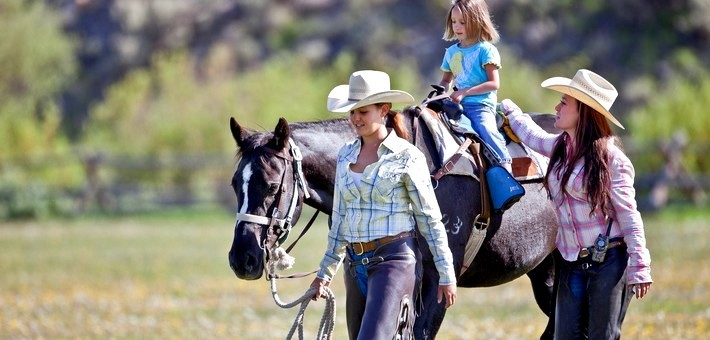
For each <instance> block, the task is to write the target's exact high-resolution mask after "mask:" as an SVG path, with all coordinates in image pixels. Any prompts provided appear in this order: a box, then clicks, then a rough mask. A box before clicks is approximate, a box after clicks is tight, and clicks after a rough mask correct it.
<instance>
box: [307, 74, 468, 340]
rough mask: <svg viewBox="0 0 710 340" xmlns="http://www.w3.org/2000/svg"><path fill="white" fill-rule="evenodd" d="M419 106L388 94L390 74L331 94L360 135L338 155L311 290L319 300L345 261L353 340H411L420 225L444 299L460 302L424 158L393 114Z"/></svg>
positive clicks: (355, 81) (357, 79) (356, 80)
mask: <svg viewBox="0 0 710 340" xmlns="http://www.w3.org/2000/svg"><path fill="white" fill-rule="evenodd" d="M413 101H414V98H413V97H412V96H411V95H410V94H408V93H406V92H404V91H398V90H391V89H390V79H389V76H388V75H387V74H386V73H384V72H379V71H370V70H366V71H357V72H354V73H353V74H352V75H351V76H350V82H349V84H348V85H340V86H337V87H335V88H334V89H333V90H332V91H331V92H330V94H329V95H328V110H330V111H333V112H349V113H350V122H351V123H352V126H353V127H354V129H355V131H356V132H357V135H358V138H356V139H355V140H353V141H352V142H350V143H348V144H346V145H345V146H343V147H342V148H341V149H340V153H339V155H338V164H337V170H336V179H335V195H334V198H333V213H332V215H331V218H332V224H331V228H330V233H329V234H328V248H327V249H326V251H325V256H324V257H323V261H322V262H321V265H320V270H319V272H318V275H317V277H316V279H314V280H313V283H312V284H311V287H314V288H316V289H318V292H317V294H316V295H315V296H314V300H316V299H318V298H319V297H323V296H324V294H325V292H324V290H323V287H325V286H328V285H329V283H330V281H331V280H332V279H333V276H334V275H335V273H336V271H337V270H338V267H339V266H340V264H341V262H343V259H344V267H345V270H344V272H345V274H344V275H345V288H346V294H347V300H346V301H347V304H346V318H347V324H348V333H349V334H350V338H351V339H355V338H360V339H392V338H394V337H396V336H397V335H400V336H401V337H402V338H410V337H411V330H412V326H413V324H414V306H413V300H414V293H415V291H417V289H416V287H417V286H418V283H419V280H418V278H420V277H421V265H420V264H419V263H418V262H419V261H418V259H419V258H420V256H419V252H418V249H417V245H416V241H415V239H414V228H415V225H416V227H417V228H418V229H419V231H420V233H421V235H422V236H423V237H424V239H425V240H426V242H427V243H428V245H429V249H430V250H431V253H432V254H433V256H434V262H435V264H436V267H437V270H438V272H439V292H438V294H439V295H438V298H439V302H441V300H442V299H443V300H444V303H445V304H446V307H449V306H451V305H452V304H453V303H454V301H455V299H456V278H455V274H454V269H453V263H452V261H453V260H452V255H451V251H450V250H449V248H448V242H447V236H446V230H445V229H444V225H443V224H442V223H441V212H440V211H439V205H438V203H437V201H436V196H434V190H433V188H432V185H431V181H430V178H429V171H428V168H427V165H426V161H425V158H424V155H423V154H422V153H421V151H419V150H418V149H417V148H416V147H415V146H414V145H412V144H410V143H409V142H408V141H407V140H406V131H405V130H404V128H403V124H404V121H403V118H402V117H401V116H400V115H398V113H397V112H396V111H392V110H391V108H392V103H410V102H413ZM388 116H389V117H388ZM388 118H389V119H388ZM386 121H390V122H393V130H389V129H388V128H387V126H386V124H385V122H386ZM403 138H404V139H403Z"/></svg>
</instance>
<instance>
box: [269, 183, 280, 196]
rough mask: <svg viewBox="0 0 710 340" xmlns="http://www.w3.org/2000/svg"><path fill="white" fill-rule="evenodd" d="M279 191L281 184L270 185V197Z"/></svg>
mask: <svg viewBox="0 0 710 340" xmlns="http://www.w3.org/2000/svg"><path fill="white" fill-rule="evenodd" d="M277 191H279V184H278V183H271V184H269V195H276V192H277Z"/></svg>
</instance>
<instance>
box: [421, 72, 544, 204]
mask: <svg viewBox="0 0 710 340" xmlns="http://www.w3.org/2000/svg"><path fill="white" fill-rule="evenodd" d="M432 87H434V91H432V92H431V93H430V94H429V96H428V97H427V99H425V100H424V102H423V105H425V106H426V108H427V109H429V110H431V111H432V112H433V113H435V114H436V115H437V116H432V115H426V114H425V115H421V116H420V117H422V121H423V122H424V125H425V126H426V127H427V128H428V129H429V131H430V132H431V135H432V136H434V141H435V143H436V144H437V145H436V146H437V150H439V156H440V159H441V160H442V164H441V168H440V169H438V170H437V171H436V172H435V173H434V175H433V178H434V179H435V180H437V181H438V180H439V179H440V178H441V177H442V176H444V175H446V174H459V175H461V174H463V175H469V176H472V177H474V178H476V179H477V180H479V182H481V184H482V185H485V186H486V187H487V189H488V190H487V191H488V193H489V195H490V196H489V197H490V200H491V203H492V208H493V211H495V212H498V213H502V212H504V211H505V210H507V209H509V208H510V207H511V206H512V205H513V204H515V203H516V202H517V201H518V200H520V198H521V197H522V196H523V195H524V194H525V189H524V188H523V187H522V185H520V182H532V181H535V180H537V181H540V180H541V179H542V177H543V176H544V175H543V174H544V171H545V169H544V168H543V165H544V167H545V168H546V166H547V163H546V158H545V157H542V156H541V155H539V154H537V153H534V152H533V151H532V150H530V149H529V148H527V147H525V146H524V145H522V144H520V143H519V140H518V139H517V137H516V136H515V135H514V134H512V130H510V127H509V126H508V127H507V128H508V131H507V132H508V133H510V134H507V133H504V132H501V133H504V135H505V136H506V147H507V148H508V150H509V152H510V153H511V156H512V158H513V166H512V169H513V174H510V173H509V172H508V171H506V170H505V169H504V168H503V167H502V166H500V165H499V163H498V161H497V159H496V157H495V156H494V153H493V151H492V150H491V148H490V146H489V145H488V144H486V143H485V142H484V141H483V140H482V139H481V138H480V136H479V135H478V134H477V133H476V132H475V131H474V130H473V129H472V128H471V125H470V121H469V120H468V118H466V117H465V116H464V115H463V108H462V107H461V105H460V104H458V103H454V102H453V101H452V100H451V99H450V98H449V97H448V96H447V95H444V94H443V90H444V88H443V87H441V86H438V85H432ZM442 123H443V124H442ZM442 126H443V127H444V128H442ZM500 127H501V128H504V127H505V125H500ZM447 136H451V137H452V138H450V139H451V140H453V141H454V143H455V144H451V142H450V141H449V138H447ZM516 140H517V141H518V142H515V141H516ZM447 143H448V145H447ZM471 143H473V145H475V149H474V148H470V147H469V145H470V144H471ZM454 148H455V149H456V151H455V152H453V154H452V153H451V152H450V150H452V149H454ZM467 149H468V150H469V151H470V154H469V153H467V152H466V150H467ZM478 154H480V155H482V156H483V159H485V164H484V163H483V161H481V160H478V162H476V161H477V157H479V156H478ZM469 156H473V157H469ZM462 159H467V160H468V161H467V162H466V161H463V162H462V161H461V160H462ZM486 164H488V166H487V167H486ZM477 168H481V170H483V171H481V172H480V175H481V177H485V178H478V177H476V175H475V173H474V169H477ZM486 168H487V169H486Z"/></svg>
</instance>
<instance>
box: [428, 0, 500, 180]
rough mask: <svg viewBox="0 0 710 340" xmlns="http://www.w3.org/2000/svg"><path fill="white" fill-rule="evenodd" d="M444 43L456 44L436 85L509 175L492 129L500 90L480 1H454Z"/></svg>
mask: <svg viewBox="0 0 710 340" xmlns="http://www.w3.org/2000/svg"><path fill="white" fill-rule="evenodd" d="M443 38H444V39H445V40H447V41H451V40H458V42H457V43H456V44H453V45H451V46H450V47H449V48H447V49H446V53H445V54H444V60H443V62H442V63H441V70H442V71H444V75H443V77H442V78H441V82H439V85H441V86H443V87H444V89H445V90H446V91H448V90H449V87H450V86H451V84H452V82H453V84H454V92H453V93H451V99H452V100H453V101H455V102H459V103H461V105H462V106H463V109H464V115H465V116H466V117H467V118H468V119H470V120H471V126H472V127H473V130H474V131H475V132H476V133H477V134H478V135H479V136H480V137H481V139H483V141H484V142H486V144H488V146H490V147H491V149H493V152H494V153H495V156H496V158H497V160H498V162H500V163H501V165H502V166H503V167H504V168H505V169H506V170H508V172H512V171H511V162H512V159H511V157H510V154H509V153H508V149H507V148H506V146H505V139H504V137H503V135H502V134H501V133H499V132H498V127H497V126H496V119H495V118H496V113H495V108H496V105H497V100H498V98H497V90H498V88H500V77H499V74H498V69H500V68H501V62H500V54H499V53H498V49H497V48H496V47H495V46H494V45H493V43H494V42H496V41H497V40H498V38H499V36H498V31H497V30H496V28H495V26H494V25H493V22H492V20H491V17H490V14H489V12H488V5H486V2H485V1H483V0H456V1H454V2H453V4H452V5H451V9H450V10H449V14H448V17H447V19H446V30H445V32H444V37H443Z"/></svg>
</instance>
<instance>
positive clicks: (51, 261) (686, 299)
mask: <svg viewBox="0 0 710 340" xmlns="http://www.w3.org/2000/svg"><path fill="white" fill-rule="evenodd" d="M705 210H707V209H705ZM705 210H703V209H676V208H674V209H672V210H669V211H665V212H663V213H661V214H658V215H656V216H650V215H648V216H645V217H644V219H645V223H646V234H647V239H648V244H649V248H650V250H651V254H652V257H653V265H652V266H653V277H654V280H655V282H654V284H653V286H652V290H651V292H650V294H649V296H648V297H647V298H645V299H643V300H638V301H637V300H634V302H633V303H632V305H631V307H630V309H629V313H628V314H627V317H626V322H625V324H624V329H623V336H624V338H630V339H635V338H646V339H667V338H672V339H677V338H683V339H703V338H708V336H710V290H708V287H710V259H709V258H710V257H709V256H708V255H710V249H709V248H708V247H707V246H706V243H707V241H706V240H707V239H708V238H710V229H709V228H708V226H709V225H710V214H709V213H707V212H705ZM308 217H310V215H304V216H303V219H306V218H308ZM233 218H234V217H233V215H232V214H229V213H224V212H209V213H199V212H194V211H187V212H185V211H182V212H181V211H173V212H169V213H167V214H161V215H154V214H147V215H142V216H138V217H133V218H120V219H107V218H87V219H75V220H56V221H44V222H19V223H6V224H3V225H0V249H1V250H0V273H2V275H0V338H107V337H109V338H161V339H162V338H200V339H203V338H227V337H229V338H240V339H265V338H266V339H281V338H284V337H285V336H286V334H287V333H288V330H289V329H290V326H291V323H292V322H293V319H294V318H295V316H296V313H297V307H296V308H294V309H288V310H283V309H280V308H279V307H277V306H276V305H275V304H274V302H273V300H272V298H271V294H270V289H269V286H268V283H267V282H266V281H265V280H263V279H261V280H258V281H242V280H238V279H236V277H235V276H234V275H233V274H232V272H231V270H230V269H229V267H228V265H227V251H228V250H229V247H230V245H231V242H232V233H233V230H232V229H233V223H234V220H233ZM325 230H326V226H325V218H323V217H321V218H319V221H318V222H317V224H316V225H314V226H313V230H312V231H311V232H309V234H308V235H307V236H306V237H304V239H303V240H302V241H301V243H300V244H299V245H298V246H297V247H296V249H295V250H294V255H295V256H296V260H297V263H296V268H295V269H294V270H295V271H305V270H311V269H314V268H315V267H316V265H317V263H318V261H319V260H320V257H321V256H322V251H323V248H324V246H325V234H326V232H325ZM311 280H312V278H311V277H309V278H305V279H295V280H281V281H279V282H278V287H279V294H280V296H281V298H282V299H283V300H284V301H292V300H294V299H296V298H297V297H300V296H301V295H302V294H303V293H304V292H305V291H306V289H307V288H308V285H309V283H310V281H311ZM333 289H334V292H335V294H336V297H337V306H338V307H337V311H338V314H337V319H336V329H335V331H336V333H335V337H334V338H335V339H342V338H346V329H345V312H344V310H345V309H344V303H345V301H344V288H343V285H342V278H341V277H340V275H339V277H338V278H337V279H336V281H335V282H334V285H333ZM322 311H323V303H322V302H312V303H311V304H310V305H309V308H308V310H307V313H306V325H305V332H306V338H314V337H315V332H316V331H317V326H318V322H319V320H320V316H321V313H322ZM545 322H546V319H545V317H544V316H543V314H542V313H541V312H540V311H539V310H538V309H537V306H536V305H535V303H534V300H533V297H532V294H531V291H530V287H529V283H528V280H527V278H521V279H518V280H516V281H513V282H511V283H508V284H505V285H502V286H498V287H493V288H477V289H460V290H459V299H458V301H457V304H456V305H455V306H454V307H453V308H452V309H450V311H449V313H448V314H447V317H446V319H445V320H444V324H443V325H442V328H441V332H440V333H439V338H441V339H534V338H537V337H538V336H539V334H540V333H541V332H542V330H543V328H544V326H545Z"/></svg>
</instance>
